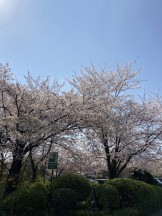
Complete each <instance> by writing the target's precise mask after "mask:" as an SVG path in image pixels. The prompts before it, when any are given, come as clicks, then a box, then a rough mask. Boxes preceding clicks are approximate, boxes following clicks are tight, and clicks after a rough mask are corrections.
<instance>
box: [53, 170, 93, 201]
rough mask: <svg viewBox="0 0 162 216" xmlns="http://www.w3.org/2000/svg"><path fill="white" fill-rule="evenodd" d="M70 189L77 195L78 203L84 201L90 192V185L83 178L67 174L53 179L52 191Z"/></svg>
mask: <svg viewBox="0 0 162 216" xmlns="http://www.w3.org/2000/svg"><path fill="white" fill-rule="evenodd" d="M58 188H70V189H72V190H74V191H75V192H76V193H77V199H78V201H81V200H85V199H86V198H87V196H88V195H89V192H90V184H89V182H88V180H86V179H85V178H84V177H83V176H80V175H77V174H74V173H67V174H65V175H63V176H60V177H58V178H56V179H55V181H54V182H53V189H58Z"/></svg>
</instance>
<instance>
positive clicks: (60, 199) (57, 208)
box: [52, 188, 77, 215]
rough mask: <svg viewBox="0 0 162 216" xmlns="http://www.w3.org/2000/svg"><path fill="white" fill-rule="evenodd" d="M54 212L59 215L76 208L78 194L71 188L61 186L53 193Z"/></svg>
mask: <svg viewBox="0 0 162 216" xmlns="http://www.w3.org/2000/svg"><path fill="white" fill-rule="evenodd" d="M52 200H53V205H54V212H55V213H56V214H57V215H64V214H65V212H68V211H70V210H73V209H75V208H76V204H77V194H76V192H75V191H74V190H72V189H69V188H60V189H57V190H55V191H54V193H53V195H52Z"/></svg>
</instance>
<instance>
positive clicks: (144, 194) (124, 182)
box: [105, 179, 162, 216]
mask: <svg viewBox="0 0 162 216" xmlns="http://www.w3.org/2000/svg"><path fill="white" fill-rule="evenodd" d="M105 184H110V185H113V186H114V187H115V188H116V189H117V191H118V193H119V195H120V196H121V197H122V202H123V207H124V208H127V207H132V208H134V207H135V208H136V209H138V214H139V216H140V215H149V214H150V213H152V212H155V211H156V210H157V209H158V208H159V206H160V202H161V201H160V200H161V198H160V197H161V196H162V190H161V188H159V189H160V192H159V193H158V192H157V189H156V186H152V185H149V184H147V183H145V182H140V181H136V180H133V179H113V180H110V181H109V182H106V183H105ZM157 187H158V186H157ZM157 203H159V204H157Z"/></svg>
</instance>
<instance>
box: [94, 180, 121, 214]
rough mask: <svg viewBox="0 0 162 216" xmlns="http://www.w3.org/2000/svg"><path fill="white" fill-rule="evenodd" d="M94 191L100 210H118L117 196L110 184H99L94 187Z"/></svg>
mask: <svg viewBox="0 0 162 216" xmlns="http://www.w3.org/2000/svg"><path fill="white" fill-rule="evenodd" d="M94 190H95V192H96V198H97V201H98V204H99V207H100V208H101V209H110V210H113V209H118V208H119V195H118V192H117V190H116V188H115V187H113V186H112V185H110V184H109V185H108V184H99V185H97V186H95V187H94Z"/></svg>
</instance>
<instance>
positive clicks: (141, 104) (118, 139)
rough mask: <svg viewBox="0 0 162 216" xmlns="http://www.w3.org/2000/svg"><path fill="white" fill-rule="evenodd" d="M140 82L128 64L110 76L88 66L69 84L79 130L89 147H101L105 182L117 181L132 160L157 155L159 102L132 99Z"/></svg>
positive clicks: (161, 120)
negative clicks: (86, 135)
mask: <svg viewBox="0 0 162 216" xmlns="http://www.w3.org/2000/svg"><path fill="white" fill-rule="evenodd" d="M140 82H141V81H140V79H139V78H138V72H132V65H130V64H127V65H126V66H124V67H123V68H122V67H120V66H117V69H116V71H114V72H110V73H108V72H107V71H106V70H105V69H103V70H102V71H99V72H98V71H97V69H96V68H95V67H94V66H93V65H92V68H88V67H86V68H83V70H82V71H81V74H80V75H77V74H75V75H74V79H73V80H72V81H70V84H71V85H72V86H73V88H74V91H75V92H76V94H77V95H78V107H79V109H78V113H77V116H78V119H79V122H80V126H82V127H83V128H84V127H85V129H86V130H87V132H88V133H89V137H90V136H91V137H92V142H91V145H95V148H97V147H98V148H101V145H102V149H103V150H104V156H105V162H106V164H107V169H108V173H109V178H115V177H118V176H119V175H120V174H121V173H122V172H123V170H124V169H125V168H126V167H127V165H128V164H129V163H130V162H131V161H132V160H133V159H134V158H135V157H137V156H141V155H143V154H144V153H146V152H149V153H154V152H156V151H158V148H159V145H160V143H161V139H160V136H161V133H162V124H161V123H162V112H161V101H157V100H155V99H146V97H143V99H141V98H140V99H138V98H137V97H135V96H136V95H134V93H135V91H134V89H136V88H137V87H138V86H139V84H140ZM132 90H133V91H132ZM131 91H132V92H131ZM132 93H133V94H132ZM94 134H95V135H94ZM96 136H97V138H96ZM95 140H97V142H96V141H95Z"/></svg>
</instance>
